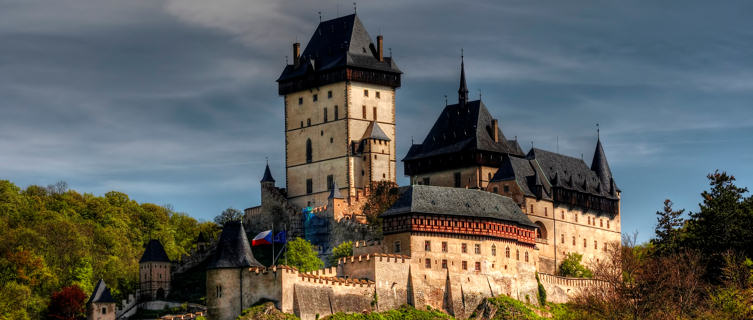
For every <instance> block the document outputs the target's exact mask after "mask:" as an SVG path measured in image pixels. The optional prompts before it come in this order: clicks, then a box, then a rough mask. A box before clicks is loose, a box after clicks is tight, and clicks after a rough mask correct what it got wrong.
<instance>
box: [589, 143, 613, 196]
mask: <svg viewBox="0 0 753 320" xmlns="http://www.w3.org/2000/svg"><path fill="white" fill-rule="evenodd" d="M591 171H593V172H595V173H596V175H597V176H598V177H599V181H600V182H601V184H602V185H604V186H607V185H609V184H610V183H611V181H612V171H611V170H609V163H607V155H606V154H605V153H604V148H603V147H602V146H601V137H599V138H597V139H596V150H595V151H594V158H593V161H591Z"/></svg>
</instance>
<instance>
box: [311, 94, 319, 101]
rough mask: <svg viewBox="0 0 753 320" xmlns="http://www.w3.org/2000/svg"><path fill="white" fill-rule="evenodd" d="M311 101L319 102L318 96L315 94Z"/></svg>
mask: <svg viewBox="0 0 753 320" xmlns="http://www.w3.org/2000/svg"><path fill="white" fill-rule="evenodd" d="M312 100H314V102H316V101H318V100H319V95H318V94H315V95H314V97H313V99H312Z"/></svg>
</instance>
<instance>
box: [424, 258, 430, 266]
mask: <svg viewBox="0 0 753 320" xmlns="http://www.w3.org/2000/svg"><path fill="white" fill-rule="evenodd" d="M424 267H426V268H427V269H429V268H431V259H429V258H426V259H424Z"/></svg>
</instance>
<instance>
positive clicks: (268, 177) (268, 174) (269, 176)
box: [260, 162, 275, 183]
mask: <svg viewBox="0 0 753 320" xmlns="http://www.w3.org/2000/svg"><path fill="white" fill-rule="evenodd" d="M260 182H272V183H275V178H272V172H271V171H270V170H269V162H267V167H266V168H265V169H264V176H263V177H262V178H261V181H260Z"/></svg>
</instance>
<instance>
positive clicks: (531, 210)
mask: <svg viewBox="0 0 753 320" xmlns="http://www.w3.org/2000/svg"><path fill="white" fill-rule="evenodd" d="M529 213H530V214H533V205H531V212H529Z"/></svg>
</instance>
